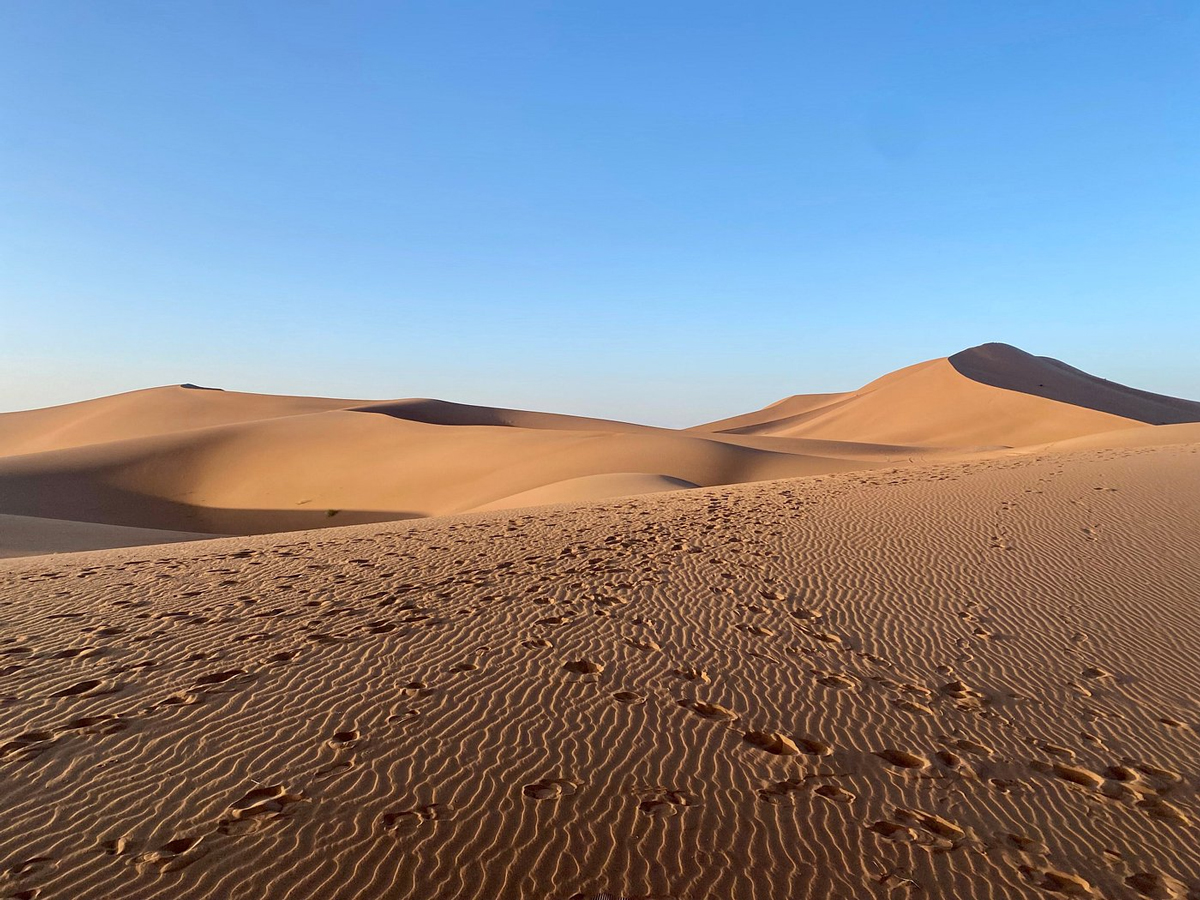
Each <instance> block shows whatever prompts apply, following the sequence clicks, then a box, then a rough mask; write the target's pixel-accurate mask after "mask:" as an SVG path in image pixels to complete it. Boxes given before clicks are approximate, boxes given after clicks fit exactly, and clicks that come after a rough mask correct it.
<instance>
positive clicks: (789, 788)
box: [758, 778, 805, 804]
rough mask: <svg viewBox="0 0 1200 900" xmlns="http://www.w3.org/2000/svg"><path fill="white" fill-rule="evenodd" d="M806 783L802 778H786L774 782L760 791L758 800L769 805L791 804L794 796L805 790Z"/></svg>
mask: <svg viewBox="0 0 1200 900" xmlns="http://www.w3.org/2000/svg"><path fill="white" fill-rule="evenodd" d="M804 785H805V781H804V779H802V778H786V779H784V780H783V781H776V782H773V783H771V784H769V785H767V786H766V787H762V788H759V789H758V799H760V800H763V801H765V802H767V803H776V804H779V803H791V802H792V800H793V795H795V794H798V793H799V792H800V791H802V790H804Z"/></svg>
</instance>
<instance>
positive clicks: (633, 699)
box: [612, 691, 646, 703]
mask: <svg viewBox="0 0 1200 900" xmlns="http://www.w3.org/2000/svg"><path fill="white" fill-rule="evenodd" d="M612 696H613V699H614V700H616V701H617V702H618V703H645V702H646V698H645V697H643V696H642V695H641V694H635V693H634V692H633V691H616V692H615V693H614V694H613V695H612Z"/></svg>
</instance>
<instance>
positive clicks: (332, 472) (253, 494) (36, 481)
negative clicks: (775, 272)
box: [0, 344, 1200, 554]
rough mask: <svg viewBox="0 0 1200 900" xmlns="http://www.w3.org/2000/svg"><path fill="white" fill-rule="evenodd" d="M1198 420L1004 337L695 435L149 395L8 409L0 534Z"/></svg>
mask: <svg viewBox="0 0 1200 900" xmlns="http://www.w3.org/2000/svg"><path fill="white" fill-rule="evenodd" d="M1197 420H1200V404H1196V403H1192V402H1190V401H1184V400H1175V399H1172V398H1168V397H1161V396H1158V395H1154V394H1148V393H1146V392H1142V391H1137V390H1134V389H1131V388H1125V387H1123V386H1121V385H1114V384H1111V383H1109V382H1105V381H1102V380H1100V379H1098V378H1094V377H1092V376H1090V375H1086V374H1085V373H1082V372H1079V371H1078V370H1075V369H1072V368H1070V367H1069V366H1065V365H1064V364H1062V363H1058V362H1056V361H1053V360H1046V359H1042V358H1039V357H1033V356H1030V355H1029V354H1026V353H1023V352H1021V351H1019V350H1016V349H1015V348H1012V347H1007V346H1005V345H996V344H988V345H984V346H982V347H977V348H974V349H972V350H967V351H964V352H962V353H959V354H956V355H954V356H952V357H949V358H946V359H936V360H931V361H929V362H925V363H920V364H918V365H915V366H911V367H909V368H906V369H903V370H901V371H899V372H894V373H892V374H891V375H887V376H884V377H883V378H880V379H878V380H876V381H874V382H872V383H871V384H869V385H867V386H866V387H864V388H862V389H861V390H859V391H855V392H852V393H847V394H824V395H807V396H799V397H793V398H789V399H787V400H784V401H781V402H780V403H777V404H775V405H773V406H771V407H767V408H766V409H765V410H760V411H759V412H757V413H749V414H747V415H744V416H739V417H736V418H734V419H729V420H724V421H721V422H716V423H713V424H710V425H707V426H700V427H698V428H694V429H686V430H674V429H665V428H653V427H649V426H643V425H635V424H630V423H625V422H613V421H608V420H601V419H591V418H583V417H578V416H566V415H556V414H551V413H539V412H528V411H523V410H513V409H500V408H493V407H482V406H468V405H463V404H456V403H447V402H444V401H438V400H421V399H416V400H394V401H364V400H332V399H322V398H312V397H274V396H266V395H257V394H243V393H234V392H226V391H220V390H212V389H203V388H197V387H194V386H190V385H184V386H177V387H165V388H154V389H150V390H144V391H135V392H133V393H129V394H121V395H117V396H113V397H104V398H101V399H98V400H90V401H85V402H82V403H74V404H69V405H67V406H60V407H54V408H50V409H43V410H32V411H27V412H18V413H8V414H4V415H0V515H9V516H20V517H23V519H24V521H27V522H29V523H31V530H30V532H29V534H26V535H16V537H18V538H19V539H18V540H15V541H10V540H9V536H13V535H15V531H14V527H15V526H10V527H8V528H6V529H3V530H0V552H7V553H10V554H11V553H14V552H17V551H18V549H19V551H20V552H38V551H42V552H50V551H62V550H74V549H79V548H80V546H81V542H83V543H86V541H87V535H88V534H93V535H95V536H96V543H95V546H97V547H102V546H108V545H109V541H108V539H107V538H106V537H105V536H104V535H105V534H108V536H109V537H111V536H112V533H111V532H108V533H105V532H103V531H100V530H96V529H91V530H89V529H86V528H79V529H75V530H74V531H73V532H72V533H71V535H70V536H69V537H68V535H67V532H66V531H65V530H64V529H62V528H61V527H59V528H55V529H47V528H44V527H39V528H36V529H32V523H33V522H35V521H36V520H38V519H54V520H62V521H74V522H79V523H86V524H89V525H109V526H120V527H122V528H126V529H149V530H150V531H151V532H153V531H170V532H184V533H202V534H257V533H268V532H277V531H285V530H296V529H303V528H317V527H326V526H334V525H345V524H356V523H365V522H374V521H388V520H395V519H408V518H417V517H426V516H437V515H448V514H455V513H461V512H466V511H470V510H485V509H486V510H490V509H500V508H505V507H518V506H529V505H535V504H546V503H556V502H567V501H574V500H582V499H600V498H603V497H609V496H620V495H624V494H630V493H642V492H644V491H650V490H662V489H664V488H674V489H686V488H688V487H689V486H713V485H720V484H737V483H745V482H753V481H762V480H765V479H773V478H783V477H797V476H803V475H814V474H830V473H835V472H843V471H848V470H853V469H871V468H878V467H881V466H895V465H899V464H916V463H920V462H929V461H931V460H935V459H940V460H950V459H965V458H970V457H972V456H977V455H979V454H986V453H996V452H1002V451H1005V450H1007V449H1010V448H1017V447H1025V446H1031V445H1042V444H1046V443H1050V442H1057V441H1063V440H1071V439H1079V438H1082V437H1086V436H1088V435H1095V434H1111V433H1115V432H1119V431H1121V430H1131V431H1132V430H1134V429H1138V430H1144V429H1146V428H1147V427H1148V424H1147V423H1153V424H1154V425H1156V426H1158V427H1167V426H1166V425H1165V424H1163V423H1181V422H1191V421H1197ZM13 521H15V522H19V521H21V520H13ZM135 537H136V533H135V532H132V531H127V532H125V533H124V537H123V539H128V540H132V539H134V538H135ZM144 537H145V538H146V539H147V540H151V539H153V538H154V537H155V536H154V535H153V534H152V533H146V534H145V535H144ZM164 539H165V538H164Z"/></svg>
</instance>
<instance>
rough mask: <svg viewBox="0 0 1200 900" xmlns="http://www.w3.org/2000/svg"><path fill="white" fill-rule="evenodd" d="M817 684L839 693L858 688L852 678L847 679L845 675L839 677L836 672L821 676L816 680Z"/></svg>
mask: <svg viewBox="0 0 1200 900" xmlns="http://www.w3.org/2000/svg"><path fill="white" fill-rule="evenodd" d="M817 684H820V685H822V686H824V687H828V688H835V689H837V690H839V691H849V690H854V689H855V688H857V687H858V682H857V681H855V680H854V679H853V678H849V677H847V676H845V675H840V674H838V673H836V672H833V673H830V674H828V675H822V676H821V677H820V678H818V679H817Z"/></svg>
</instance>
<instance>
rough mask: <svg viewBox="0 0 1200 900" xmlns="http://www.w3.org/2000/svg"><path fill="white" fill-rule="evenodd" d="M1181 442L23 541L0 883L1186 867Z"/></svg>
mask: <svg viewBox="0 0 1200 900" xmlns="http://www.w3.org/2000/svg"><path fill="white" fill-rule="evenodd" d="M1198 454H1200V445H1197V444H1196V443H1192V444H1182V445H1168V446H1161V447H1154V446H1151V447H1141V448H1124V449H1117V450H1086V451H1079V452H1073V453H1055V452H1048V451H1047V452H1038V453H1030V454H1027V455H1024V456H1021V457H1013V458H1010V459H1005V460H1000V461H996V460H988V461H981V462H974V463H958V464H940V465H933V466H916V467H910V468H907V469H903V470H889V471H882V472H872V473H853V474H841V475H834V476H828V477H819V478H805V479H796V480H787V481H775V482H767V483H762V484H754V485H742V486H733V487H723V488H715V489H709V490H698V491H683V492H672V493H665V494H656V495H650V496H645V497H637V498H630V499H625V500H620V501H607V502H599V503H584V504H576V505H563V506H558V507H545V508H541V509H538V510H532V511H516V512H511V511H509V512H503V511H502V512H494V513H486V514H474V515H469V516H464V517H454V518H446V519H429V520H422V521H416V522H408V523H393V524H384V525H368V526H359V527H355V528H349V529H338V530H334V531H319V532H306V533H302V534H291V535H280V536H260V537H251V538H236V539H226V540H221V541H213V542H206V543H201V544H184V545H178V546H175V547H162V548H156V549H154V550H153V551H148V550H147V549H146V548H138V549H132V550H130V549H126V550H114V551H108V552H102V553H92V554H81V555H76V556H71V557H44V558H34V559H29V560H9V561H7V562H5V563H2V564H0V582H2V584H3V588H2V596H3V598H4V606H3V607H2V612H3V621H4V625H3V631H2V632H0V634H2V637H0V640H2V641H3V644H2V645H0V646H2V648H3V650H2V652H3V659H4V660H6V663H5V664H4V667H3V668H2V669H0V673H2V675H3V681H2V682H0V684H2V685H3V694H4V697H3V700H4V703H5V713H6V715H5V726H4V738H3V740H2V741H0V771H2V773H3V778H4V785H5V789H4V792H3V799H2V810H0V815H2V819H0V821H3V822H4V826H3V828H2V829H0V831H2V839H0V858H2V859H3V860H5V866H6V869H5V874H4V876H3V887H4V888H5V889H6V890H7V891H8V892H10V893H11V894H12V895H14V896H17V895H19V896H35V894H32V893H21V892H32V891H37V890H39V889H40V890H41V892H42V893H41V894H40V895H37V896H41V897H73V898H75V897H78V898H84V897H97V898H101V897H113V896H127V897H139V898H160V897H161V898H178V897H213V898H216V897H221V898H226V897H228V898H237V897H244V898H249V897H267V896H270V897H339V898H340V897H345V898H350V897H427V898H434V897H436V898H442V897H446V898H449V897H455V898H466V897H478V898H496V897H530V898H532V897H550V898H554V897H561V898H568V897H597V896H607V897H649V896H653V897H680V898H708V897H722V898H724V897H747V898H775V897H845V898H857V897H894V896H931V897H934V896H936V897H980V898H982V897H1030V898H1034V897H1044V896H1055V895H1068V896H1085V897H1086V896H1093V897H1131V898H1133V897H1185V896H1186V897H1196V896H1200V879H1198V878H1197V873H1200V840H1198V838H1200V800H1198V798H1197V793H1196V791H1197V788H1198V787H1200V770H1198V769H1197V759H1198V758H1200V735H1198V734H1197V728H1200V708H1198V706H1197V702H1196V697H1197V696H1198V695H1200V671H1198V667H1197V663H1196V660H1197V659H1200V626H1198V624H1197V617H1196V597H1197V596H1198V595H1200V555H1198V554H1197V553H1196V548H1197V547H1198V546H1200V517H1198V516H1197V515H1196V510H1197V507H1198V504H1200V455H1198Z"/></svg>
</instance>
